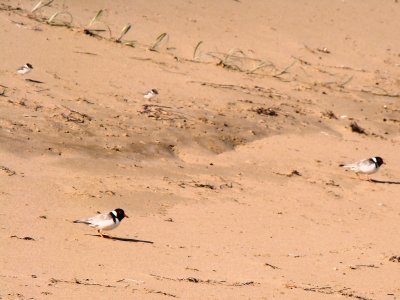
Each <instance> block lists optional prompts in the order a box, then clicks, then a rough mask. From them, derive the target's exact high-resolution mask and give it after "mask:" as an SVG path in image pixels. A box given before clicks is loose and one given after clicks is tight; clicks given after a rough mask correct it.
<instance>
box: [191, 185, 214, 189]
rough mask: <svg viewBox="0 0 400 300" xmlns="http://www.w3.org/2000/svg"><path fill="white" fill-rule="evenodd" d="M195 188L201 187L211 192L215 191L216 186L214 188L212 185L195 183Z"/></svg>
mask: <svg viewBox="0 0 400 300" xmlns="http://www.w3.org/2000/svg"><path fill="white" fill-rule="evenodd" d="M194 186H195V187H201V188H207V189H210V190H215V186H213V185H212V184H207V183H195V184H194Z"/></svg>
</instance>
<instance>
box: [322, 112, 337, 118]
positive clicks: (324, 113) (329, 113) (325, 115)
mask: <svg viewBox="0 0 400 300" xmlns="http://www.w3.org/2000/svg"><path fill="white" fill-rule="evenodd" d="M322 116H323V117H325V118H328V119H335V120H337V119H338V117H337V116H336V115H335V114H334V112H333V111H331V110H326V111H324V112H323V113H322Z"/></svg>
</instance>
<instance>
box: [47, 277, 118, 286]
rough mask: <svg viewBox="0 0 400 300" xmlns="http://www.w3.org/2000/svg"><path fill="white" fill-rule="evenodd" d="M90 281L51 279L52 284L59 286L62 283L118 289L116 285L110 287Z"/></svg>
mask: <svg viewBox="0 0 400 300" xmlns="http://www.w3.org/2000/svg"><path fill="white" fill-rule="evenodd" d="M89 281H90V279H84V280H79V279H77V278H74V280H63V279H56V278H50V283H51V284H57V283H59V282H62V283H72V284H81V285H97V286H102V287H112V288H116V287H117V286H115V285H110V284H106V285H105V284H100V283H93V282H89Z"/></svg>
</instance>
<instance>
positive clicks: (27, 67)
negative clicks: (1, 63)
mask: <svg viewBox="0 0 400 300" xmlns="http://www.w3.org/2000/svg"><path fill="white" fill-rule="evenodd" d="M32 69H33V67H32V65H31V64H30V63H27V64H25V65H23V66H22V67H21V68H19V69H18V70H17V73H18V74H22V75H24V74H27V73H29V72H30V71H32Z"/></svg>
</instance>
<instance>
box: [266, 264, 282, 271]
mask: <svg viewBox="0 0 400 300" xmlns="http://www.w3.org/2000/svg"><path fill="white" fill-rule="evenodd" d="M265 266H267V267H270V268H272V269H274V270H275V269H280V268H279V267H277V266H274V265H271V264H269V263H265Z"/></svg>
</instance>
